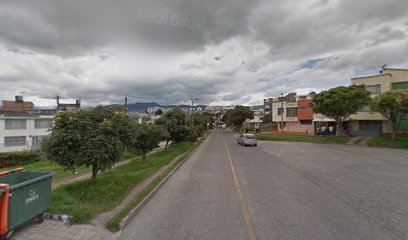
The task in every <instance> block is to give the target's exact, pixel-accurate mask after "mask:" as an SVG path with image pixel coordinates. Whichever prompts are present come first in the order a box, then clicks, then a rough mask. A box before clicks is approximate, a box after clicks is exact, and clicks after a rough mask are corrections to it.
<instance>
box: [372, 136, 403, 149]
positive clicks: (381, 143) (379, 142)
mask: <svg viewBox="0 0 408 240" xmlns="http://www.w3.org/2000/svg"><path fill="white" fill-rule="evenodd" d="M367 144H368V146H370V147H386V148H402V149H408V136H397V137H395V140H393V139H392V138H391V137H390V136H386V137H385V136H384V137H374V138H371V139H370V140H368V142H367Z"/></svg>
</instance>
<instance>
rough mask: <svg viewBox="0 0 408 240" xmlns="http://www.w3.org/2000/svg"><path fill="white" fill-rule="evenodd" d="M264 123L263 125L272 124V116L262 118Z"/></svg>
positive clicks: (266, 115) (267, 115)
mask: <svg viewBox="0 0 408 240" xmlns="http://www.w3.org/2000/svg"><path fill="white" fill-rule="evenodd" d="M262 122H263V123H271V122H272V116H271V114H265V115H264V116H263V117H262Z"/></svg>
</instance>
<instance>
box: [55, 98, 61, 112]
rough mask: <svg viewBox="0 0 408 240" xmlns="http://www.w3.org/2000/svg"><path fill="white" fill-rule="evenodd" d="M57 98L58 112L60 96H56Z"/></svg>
mask: <svg viewBox="0 0 408 240" xmlns="http://www.w3.org/2000/svg"><path fill="white" fill-rule="evenodd" d="M55 99H56V100H57V112H59V106H60V96H58V95H57V96H55Z"/></svg>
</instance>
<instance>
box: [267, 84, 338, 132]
mask: <svg viewBox="0 0 408 240" xmlns="http://www.w3.org/2000/svg"><path fill="white" fill-rule="evenodd" d="M314 94H315V93H314V92H310V93H309V94H306V95H297V94H296V93H289V94H287V95H286V96H283V95H282V96H281V97H278V98H269V99H268V101H266V100H264V103H266V104H265V110H266V109H267V108H266V106H267V105H271V107H270V109H271V111H272V121H273V122H276V123H277V126H278V131H282V132H291V133H299V134H306V135H314V134H315V129H316V125H317V124H318V123H321V122H322V121H329V119H327V118H324V117H323V116H320V115H317V114H314V112H313V110H312V109H311V107H310V106H309V105H310V102H311V99H312V97H313V95H314ZM270 103H271V104H270ZM268 113H270V112H268ZM265 114H267V113H266V112H265ZM330 121H331V120H330Z"/></svg>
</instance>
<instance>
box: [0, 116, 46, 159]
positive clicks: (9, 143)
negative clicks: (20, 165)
mask: <svg viewBox="0 0 408 240" xmlns="http://www.w3.org/2000/svg"><path fill="white" fill-rule="evenodd" d="M52 121H53V116H52V115H48V116H46V115H45V116H44V115H37V114H24V113H22V114H15V113H13V114H6V113H3V114H1V115H0V152H13V151H22V150H34V149H37V148H38V147H39V146H40V145H41V143H42V141H43V140H44V139H45V137H46V136H47V135H48V134H49V133H50V132H49V131H48V130H49V128H50V127H51V124H52Z"/></svg>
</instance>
